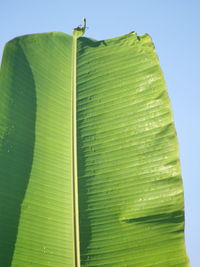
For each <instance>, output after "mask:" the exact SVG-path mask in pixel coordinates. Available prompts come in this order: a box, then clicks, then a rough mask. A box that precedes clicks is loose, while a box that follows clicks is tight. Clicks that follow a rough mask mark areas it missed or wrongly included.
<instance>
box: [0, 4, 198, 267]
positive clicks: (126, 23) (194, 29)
mask: <svg viewBox="0 0 200 267" xmlns="http://www.w3.org/2000/svg"><path fill="white" fill-rule="evenodd" d="M0 11H1V16H0V26H1V27H0V58H1V56H2V52H3V46H4V45H5V43H6V42H7V41H9V40H10V39H13V38H14V37H16V36H19V35H24V34H31V33H41V32H49V31H51V32H52V31H61V32H66V33H69V34H71V30H72V28H74V27H76V26H78V25H79V24H81V23H82V18H83V17H86V18H87V24H88V25H87V26H88V27H89V29H88V30H87V32H86V34H85V36H88V37H91V38H94V39H97V40H102V39H107V38H111V37H116V36H119V35H123V34H126V33H129V32H131V31H136V32H137V33H138V34H139V35H140V34H144V33H148V34H150V35H151V37H152V39H153V41H154V44H155V46H156V51H157V54H158V56H159V59H160V64H161V67H162V70H163V72H164V76H165V80H166V83H167V87H168V93H169V96H170V100H171V103H172V108H173V114H174V119H175V125H176V130H177V134H178V140H179V148H180V159H181V167H182V176H183V183H184V190H185V213H186V247H187V252H188V255H189V258H190V262H191V266H192V267H200V230H199V227H200V192H199V188H200V171H199V166H200V88H199V84H200V81H199V78H200V1H198V0H196V1H195V0H165V1H164V0H138V1H135V0H123V1H120V0H100V1H95V0H85V1H75V0H74V1H71V0H12V1H11V0H0Z"/></svg>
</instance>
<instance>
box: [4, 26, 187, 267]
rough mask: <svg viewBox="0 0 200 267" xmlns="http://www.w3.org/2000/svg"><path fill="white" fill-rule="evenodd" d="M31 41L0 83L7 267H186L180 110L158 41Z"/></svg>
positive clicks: (10, 55)
mask: <svg viewBox="0 0 200 267" xmlns="http://www.w3.org/2000/svg"><path fill="white" fill-rule="evenodd" d="M84 30H85V28H83V27H78V28H76V29H75V30H74V36H70V35H67V34H65V33H44V34H32V35H26V36H21V37H18V38H15V39H13V40H11V41H10V42H8V43H7V44H6V47H5V49H4V55H3V60H2V66H1V76H0V93H1V94H0V267H80V266H84V267H86V266H87V267H89V266H90V267H95V266H98V267H102V266H105V267H111V266H112V267H150V266H151V267H170V266H171V267H185V266H189V262H188V258H187V255H186V252H185V243H184V201H183V186H182V179H181V174H180V164H179V155H178V145H177V137H176V132H175V128H174V122H173V117H172V111H171V106H170V102H169V98H168V94H167V91H166V85H165V81H164V78H163V74H162V71H161V69H160V66H159V61H158V58H157V55H156V53H155V48H154V45H153V43H152V41H151V38H150V37H149V36H148V35H147V34H145V35H142V36H137V34H136V33H134V32H132V33H129V34H126V35H123V36H120V37H117V38H112V39H108V40H104V41H95V40H92V39H89V38H85V37H80V36H81V35H82V34H83V32H84Z"/></svg>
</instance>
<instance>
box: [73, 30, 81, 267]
mask: <svg viewBox="0 0 200 267" xmlns="http://www.w3.org/2000/svg"><path fill="white" fill-rule="evenodd" d="M76 69H77V37H76V36H75V35H74V36H73V41H72V185H73V214H74V216H73V226H74V229H73V230H74V267H80V238H79V204H78V169H77V168H78V167H77V116H76V113H77V105H76V91H77V83H76V77H77V72H76Z"/></svg>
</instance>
